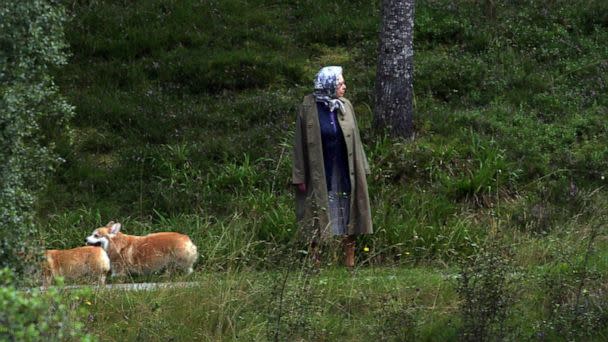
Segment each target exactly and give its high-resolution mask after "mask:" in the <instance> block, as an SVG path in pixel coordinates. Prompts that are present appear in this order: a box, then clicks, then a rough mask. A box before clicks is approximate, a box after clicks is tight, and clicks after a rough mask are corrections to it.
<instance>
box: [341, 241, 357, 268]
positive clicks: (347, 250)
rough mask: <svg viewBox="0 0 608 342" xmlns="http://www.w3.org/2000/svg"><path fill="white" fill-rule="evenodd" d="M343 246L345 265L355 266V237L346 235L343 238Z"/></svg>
mask: <svg viewBox="0 0 608 342" xmlns="http://www.w3.org/2000/svg"><path fill="white" fill-rule="evenodd" d="M342 246H343V247H344V266H346V267H349V268H352V267H355V237H354V236H352V235H347V236H345V237H344V239H343V240H342Z"/></svg>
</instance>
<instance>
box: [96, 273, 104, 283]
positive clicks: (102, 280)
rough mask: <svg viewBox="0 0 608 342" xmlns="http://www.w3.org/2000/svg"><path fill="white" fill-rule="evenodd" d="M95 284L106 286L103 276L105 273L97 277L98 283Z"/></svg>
mask: <svg viewBox="0 0 608 342" xmlns="http://www.w3.org/2000/svg"><path fill="white" fill-rule="evenodd" d="M97 284H98V285H99V286H103V285H105V284H106V275H105V273H103V274H101V275H100V276H99V281H98V283H97Z"/></svg>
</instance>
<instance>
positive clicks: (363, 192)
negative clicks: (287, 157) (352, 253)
mask: <svg viewBox="0 0 608 342" xmlns="http://www.w3.org/2000/svg"><path fill="white" fill-rule="evenodd" d="M340 100H342V102H344V106H343V107H344V108H343V110H340V112H339V113H338V118H339V120H338V121H339V123H340V127H341V128H342V133H343V134H344V140H345V142H346V152H347V154H348V169H349V174H350V184H351V197H350V217H349V224H348V234H349V235H355V234H371V233H372V232H373V228H372V216H371V210H370V206H369V194H368V191H367V181H366V179H365V177H366V175H368V174H369V173H370V170H369V164H368V162H367V157H366V156H365V152H364V151H363V145H362V144H361V138H360V136H359V128H358V127H357V120H356V119H355V111H354V109H353V105H352V104H351V103H350V101H348V100H347V99H345V98H340ZM325 179H326V178H325V167H324V163H323V146H322V141H321V128H320V125H319V114H318V111H317V105H316V101H315V98H314V96H313V95H312V94H310V95H307V96H305V97H304V101H303V102H302V104H301V105H300V108H299V111H298V116H297V119H296V129H295V143H294V149H293V169H292V183H293V184H299V183H305V184H306V193H302V192H300V191H299V190H297V189H296V216H297V218H298V221H299V223H300V226H301V228H302V229H303V230H304V233H309V234H313V237H315V236H319V237H321V238H322V239H325V238H327V237H329V236H330V235H331V229H330V226H329V213H328V210H327V208H328V195H327V184H326V181H325Z"/></svg>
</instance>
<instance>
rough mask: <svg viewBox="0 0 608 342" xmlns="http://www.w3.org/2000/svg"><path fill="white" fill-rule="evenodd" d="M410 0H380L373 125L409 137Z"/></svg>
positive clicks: (412, 32)
mask: <svg viewBox="0 0 608 342" xmlns="http://www.w3.org/2000/svg"><path fill="white" fill-rule="evenodd" d="M413 36H414V0H382V26H381V29H380V44H379V48H378V66H377V69H376V106H375V109H374V127H375V128H377V129H386V130H388V131H389V133H390V134H391V135H392V136H396V137H404V138H409V137H411V136H412V135H413V133H414V128H413V119H412V117H413V109H412V99H413V89H414V86H413V81H414V45H413Z"/></svg>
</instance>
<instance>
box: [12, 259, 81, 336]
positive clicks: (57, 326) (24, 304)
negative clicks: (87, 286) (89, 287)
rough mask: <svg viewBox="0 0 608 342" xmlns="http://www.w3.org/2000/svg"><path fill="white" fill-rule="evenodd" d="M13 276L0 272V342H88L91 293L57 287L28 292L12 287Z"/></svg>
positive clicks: (13, 282)
mask: <svg viewBox="0 0 608 342" xmlns="http://www.w3.org/2000/svg"><path fill="white" fill-rule="evenodd" d="M14 276H15V274H14V273H13V272H12V271H11V270H10V269H8V268H4V269H2V270H0V307H2V312H0V340H3V341H66V340H81V341H92V340H93V338H92V337H91V336H89V335H87V334H86V333H85V332H84V324H83V323H82V322H81V321H84V319H85V317H86V316H87V314H88V311H87V310H86V309H85V303H88V304H89V305H90V301H89V299H88V298H89V297H90V296H91V293H90V292H88V291H86V290H80V291H77V292H72V293H69V294H67V295H66V294H64V293H61V292H60V291H59V290H58V289H57V288H49V289H46V290H45V291H41V290H38V289H33V290H31V292H29V293H28V292H25V291H23V290H20V289H17V288H15V285H14V284H15V280H14Z"/></svg>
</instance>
